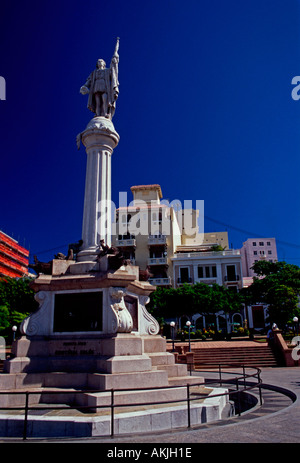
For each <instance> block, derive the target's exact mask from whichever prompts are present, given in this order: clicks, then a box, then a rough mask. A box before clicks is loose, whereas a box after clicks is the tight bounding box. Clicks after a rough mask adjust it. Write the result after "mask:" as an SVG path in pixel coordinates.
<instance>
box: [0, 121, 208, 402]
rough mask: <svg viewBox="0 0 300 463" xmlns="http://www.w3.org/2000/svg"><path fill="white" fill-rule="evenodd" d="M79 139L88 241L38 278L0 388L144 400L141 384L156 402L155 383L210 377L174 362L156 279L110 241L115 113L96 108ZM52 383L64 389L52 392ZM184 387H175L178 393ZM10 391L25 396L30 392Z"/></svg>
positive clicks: (64, 398)
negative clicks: (160, 319)
mask: <svg viewBox="0 0 300 463" xmlns="http://www.w3.org/2000/svg"><path fill="white" fill-rule="evenodd" d="M80 140H81V141H82V143H83V144H84V146H85V147H86V153H87V170H86V186H85V197H84V213H83V225H82V240H81V243H82V245H81V248H80V250H79V252H77V253H76V259H74V260H68V259H67V258H66V259H64V258H62V259H54V260H53V261H52V265H51V273H49V274H39V276H38V277H37V278H36V279H35V281H34V282H33V284H32V288H33V289H34V290H35V291H36V296H35V297H36V300H37V301H38V303H39V309H38V310H37V311H36V312H35V313H33V314H31V315H30V316H29V317H28V318H26V319H25V320H24V321H23V323H22V325H21V328H20V329H21V332H22V335H23V336H22V337H21V339H19V340H17V341H15V342H14V344H13V347H12V358H11V359H10V360H7V361H6V362H5V365H4V369H5V370H4V371H5V374H4V375H2V377H1V380H0V389H1V390H3V389H4V390H14V389H19V388H20V389H22V390H24V389H28V390H30V389H31V390H32V388H39V389H40V395H39V396H36V397H38V400H40V401H43V402H48V401H51V402H52V403H53V402H58V403H60V402H62V403H73V402H74V401H75V403H78V402H79V403H82V401H83V402H84V403H88V404H92V406H95V404H96V405H97V404H99V403H100V404H101V403H102V402H101V401H102V400H104V401H105V400H106V399H103V397H105V396H103V392H104V391H109V390H111V389H114V390H119V391H120V395H119V399H120V400H121V401H123V402H124V401H125V402H126V401H127V402H126V403H131V401H132V400H135V401H138V400H137V399H136V398H135V399H133V397H134V391H135V389H142V391H140V392H139V394H138V397H139V400H140V401H141V400H142V399H143V400H144V401H150V402H151V400H153V393H152V395H151V394H150V395H148V394H147V392H143V389H145V388H156V387H159V388H167V387H168V386H169V385H171V384H172V385H174V384H175V385H184V384H187V383H199V382H201V380H202V378H199V377H191V376H188V375H187V367H186V365H179V364H178V365H177V364H175V357H174V355H173V354H170V353H167V351H166V341H165V340H164V339H163V338H162V337H161V336H159V335H158V332H159V325H158V323H157V321H156V320H155V319H154V318H153V317H152V315H151V314H150V313H149V312H148V311H147V309H146V304H147V303H148V301H149V296H150V294H151V293H152V291H154V290H155V287H154V286H152V285H150V284H149V283H148V282H146V281H139V268H138V267H136V266H132V265H126V262H125V261H123V260H122V256H120V255H119V254H118V252H117V251H116V250H114V249H111V248H110V240H111V229H110V224H111V204H110V199H111V192H110V191H111V182H110V178H111V155H112V152H113V149H114V147H115V146H116V145H117V144H118V141H119V135H118V134H117V132H116V131H115V129H114V126H113V124H112V122H111V120H109V119H107V118H104V117H94V118H93V119H92V120H91V121H90V122H89V124H88V126H87V127H86V129H85V131H84V132H82V133H81V134H80ZM51 388H56V389H61V390H62V394H59V395H57V394H56V395H51V394H50V392H51ZM66 388H68V389H72V388H76V389H78V388H79V389H81V390H83V391H86V390H88V389H94V390H97V391H99V393H100V391H101V392H102V394H100V396H99V395H96V396H95V395H93V396H90V395H85V393H84V392H82V394H81V395H78V394H74V396H72V394H71V395H69V394H63V390H64V389H66ZM122 389H126V390H127V391H126V392H124V393H123V392H121V390H122ZM128 390H131V393H130V394H129V393H128ZM162 391H163V390H158V391H156V397H160V395H162V396H165V394H171V392H170V391H173V394H174V398H175V397H176V393H175V392H174V389H169V390H168V392H165V391H164V392H162ZM182 391H184V389H180V388H179V389H178V391H177V392H178V394H179V396H180V397H181V394H182V393H183V394H185V391H184V392H182ZM49 394H50V395H49ZM3 397H4V396H1V395H0V404H1V400H3ZM149 397H152V399H151V400H150V399H149ZM5 400H9V399H7V398H5ZM10 400H13V403H15V404H16V402H17V401H18V400H20V401H21V403H22V400H23V397H22V396H20V398H19V399H18V396H11V397H10Z"/></svg>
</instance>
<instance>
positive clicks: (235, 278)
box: [224, 275, 240, 282]
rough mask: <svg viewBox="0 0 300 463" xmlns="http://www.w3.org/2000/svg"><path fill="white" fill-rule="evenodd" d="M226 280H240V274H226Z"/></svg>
mask: <svg viewBox="0 0 300 463" xmlns="http://www.w3.org/2000/svg"><path fill="white" fill-rule="evenodd" d="M224 281H226V282H233V281H240V275H225V277H224Z"/></svg>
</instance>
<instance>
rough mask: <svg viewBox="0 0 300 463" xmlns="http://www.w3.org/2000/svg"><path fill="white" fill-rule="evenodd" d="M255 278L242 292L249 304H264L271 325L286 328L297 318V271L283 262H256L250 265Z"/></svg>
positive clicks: (299, 275) (299, 272) (299, 289)
mask: <svg viewBox="0 0 300 463" xmlns="http://www.w3.org/2000/svg"><path fill="white" fill-rule="evenodd" d="M252 268H253V270H254V272H255V273H256V275H257V276H256V277H254V279H253V283H252V285H251V286H249V287H248V288H244V289H243V290H242V295H243V296H244V300H245V303H247V304H248V305H251V304H257V303H264V304H267V305H268V306H269V307H268V311H269V318H270V322H272V323H273V322H275V323H277V324H278V325H279V326H280V325H281V326H282V327H283V326H285V325H286V324H287V323H289V322H290V321H291V320H292V318H293V317H294V316H296V315H297V316H298V317H299V315H300V310H299V293H300V268H299V267H298V266H297V265H292V264H287V263H286V262H267V261H259V262H256V263H255V264H254V265H253V267H252Z"/></svg>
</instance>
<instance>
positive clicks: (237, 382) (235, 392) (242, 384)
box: [0, 364, 263, 440]
mask: <svg viewBox="0 0 300 463" xmlns="http://www.w3.org/2000/svg"><path fill="white" fill-rule="evenodd" d="M228 366H229V365H226V367H228ZM232 366H234V367H235V369H236V368H237V365H234V364H232ZM194 367H195V365H194V364H188V369H189V371H190V375H192V371H193V370H194ZM222 367H224V365H221V364H220V365H219V366H218V371H217V372H218V375H219V378H218V379H216V380H209V381H205V382H200V383H197V384H192V385H190V384H186V385H183V386H178V385H176V386H161V387H152V388H150V387H145V388H137V389H134V390H135V391H143V390H144V391H149V390H157V391H158V390H161V389H163V390H166V389H168V390H171V389H175V388H176V389H178V388H183V389H186V399H183V398H182V397H181V398H180V399H176V400H163V401H157V402H142V403H131V404H128V403H124V404H116V403H115V393H116V392H118V393H120V392H133V390H132V389H117V390H115V389H110V390H109V391H105V392H110V404H107V405H93V406H91V405H87V406H81V405H73V406H70V405H68V406H65V407H63V406H61V405H60V406H57V407H55V406H53V405H51V406H45V407H43V406H41V405H40V404H39V406H38V407H37V406H31V405H29V403H30V400H29V399H30V396H31V395H37V394H43V393H45V394H49V395H50V394H51V395H52V394H53V395H56V394H62V393H63V394H73V395H74V394H75V395H76V394H82V393H84V394H88V393H101V392H104V391H99V390H85V389H84V390H68V389H61V390H59V391H58V390H56V391H52V390H51V391H49V390H44V391H41V390H39V391H32V392H31V391H24V392H23V391H18V392H12V391H0V396H3V395H5V396H11V395H24V399H25V400H24V401H25V403H24V406H23V407H0V410H6V411H9V410H14V411H16V410H21V411H24V426H23V435H22V438H23V440H26V439H27V438H28V417H29V414H30V412H31V411H34V410H39V411H41V410H60V411H63V410H68V411H69V412H70V410H72V409H74V410H82V411H84V410H89V411H90V410H91V409H93V410H94V409H96V410H98V409H110V436H111V437H113V436H114V435H115V418H114V412H115V408H120V407H126V408H129V407H130V406H132V407H139V406H140V407H143V406H146V405H148V406H149V405H163V404H176V403H177V404H178V403H183V402H186V410H187V425H186V427H187V428H191V427H192V425H191V404H192V402H193V401H196V400H199V399H200V398H201V397H202V398H203V399H204V398H210V399H211V398H214V397H223V396H228V397H229V398H230V396H234V397H237V410H238V413H237V414H238V415H239V416H240V415H241V413H242V412H241V410H242V407H241V394H242V393H244V392H246V391H250V390H253V389H255V388H258V391H259V398H260V405H262V403H263V401H262V391H261V384H262V380H261V377H260V373H261V370H260V369H259V368H257V367H247V366H246V365H242V366H240V368H242V373H240V374H239V373H236V372H234V373H232V374H234V375H236V376H235V377H234V378H231V379H230V380H228V379H227V380H226V379H225V378H224V372H223V371H222ZM248 368H251V369H252V370H255V372H254V373H252V374H247V373H246V369H248ZM202 372H203V370H202ZM198 373H199V371H198ZM210 373H211V371H210ZM225 374H226V375H228V374H229V372H228V370H227V369H226V372H225ZM249 378H254V379H256V380H257V381H256V382H255V383H250V385H249V384H248V385H247V381H246V380H247V379H249ZM215 384H219V385H220V387H222V386H223V384H232V385H234V389H232V390H228V392H223V393H218V394H210V395H207V394H206V393H200V392H197V394H195V397H192V396H191V391H190V389H191V387H194V386H205V387H207V386H209V385H215ZM68 416H70V413H68ZM198 425H199V423H198Z"/></svg>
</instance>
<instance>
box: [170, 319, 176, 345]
mask: <svg viewBox="0 0 300 463" xmlns="http://www.w3.org/2000/svg"><path fill="white" fill-rule="evenodd" d="M170 327H171V331H172V352H175V344H174V338H175V322H171V323H170Z"/></svg>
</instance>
